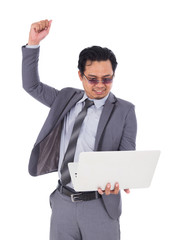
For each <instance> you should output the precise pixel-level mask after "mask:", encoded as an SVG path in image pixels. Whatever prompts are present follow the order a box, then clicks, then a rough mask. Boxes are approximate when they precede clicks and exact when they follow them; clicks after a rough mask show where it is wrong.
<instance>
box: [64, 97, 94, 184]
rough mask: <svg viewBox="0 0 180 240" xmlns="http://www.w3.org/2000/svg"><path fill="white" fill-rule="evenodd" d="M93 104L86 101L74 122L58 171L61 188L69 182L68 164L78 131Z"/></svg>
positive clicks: (72, 159) (72, 157) (74, 148)
mask: <svg viewBox="0 0 180 240" xmlns="http://www.w3.org/2000/svg"><path fill="white" fill-rule="evenodd" d="M93 104H94V102H93V101H90V100H89V99H86V100H85V106H84V107H83V109H82V111H81V112H80V113H79V114H78V116H77V118H76V120H75V123H74V126H73V130H72V134H71V138H70V140H69V144H68V147H67V150H66V152H65V154H64V159H63V162H62V166H61V170H60V172H61V182H62V185H63V186H65V185H66V184H68V183H69V182H70V181H71V177H70V174H69V170H68V163H70V162H73V161H74V155H75V151H76V144H77V140H78V136H79V133H80V129H81V126H82V123H83V121H84V118H85V117H86V114H87V109H88V107H90V106H92V105H93Z"/></svg>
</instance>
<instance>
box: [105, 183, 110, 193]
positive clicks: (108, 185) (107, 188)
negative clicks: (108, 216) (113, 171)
mask: <svg viewBox="0 0 180 240" xmlns="http://www.w3.org/2000/svg"><path fill="white" fill-rule="evenodd" d="M110 193H111V184H110V183H108V184H107V185H106V188H105V194H106V195H109V194H110Z"/></svg>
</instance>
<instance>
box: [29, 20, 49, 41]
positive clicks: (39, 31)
mask: <svg viewBox="0 0 180 240" xmlns="http://www.w3.org/2000/svg"><path fill="white" fill-rule="evenodd" d="M51 23H52V20H50V21H48V20H43V21H40V22H36V23H33V24H32V25H31V29H30V33H29V41H28V45H39V43H40V41H41V40H43V39H44V38H45V37H46V36H47V35H48V33H49V30H50V28H51Z"/></svg>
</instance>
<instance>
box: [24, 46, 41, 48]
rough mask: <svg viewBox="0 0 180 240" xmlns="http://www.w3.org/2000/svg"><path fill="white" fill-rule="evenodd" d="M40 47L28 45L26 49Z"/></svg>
mask: <svg viewBox="0 0 180 240" xmlns="http://www.w3.org/2000/svg"><path fill="white" fill-rule="evenodd" d="M38 47H39V45H26V48H38Z"/></svg>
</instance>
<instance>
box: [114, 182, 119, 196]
mask: <svg viewBox="0 0 180 240" xmlns="http://www.w3.org/2000/svg"><path fill="white" fill-rule="evenodd" d="M118 193H119V183H115V185H114V191H113V194H118Z"/></svg>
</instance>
